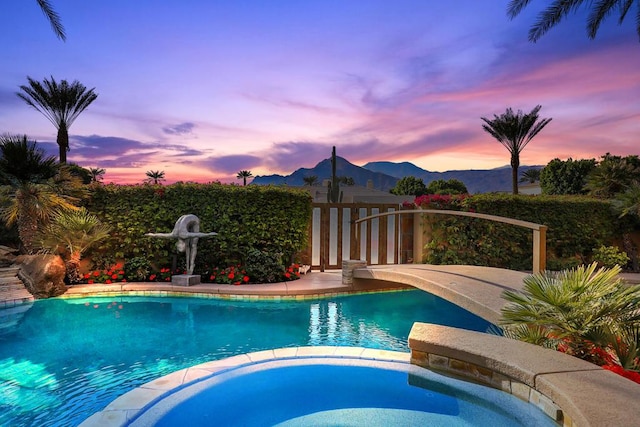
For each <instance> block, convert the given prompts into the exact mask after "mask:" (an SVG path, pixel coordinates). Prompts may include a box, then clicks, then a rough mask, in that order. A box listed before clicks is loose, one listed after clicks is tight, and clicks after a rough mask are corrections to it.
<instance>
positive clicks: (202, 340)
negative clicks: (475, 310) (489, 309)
mask: <svg viewBox="0 0 640 427" xmlns="http://www.w3.org/2000/svg"><path fill="white" fill-rule="evenodd" d="M416 321H420V322H429V323H438V324H443V325H448V326H454V327H460V328H466V329H471V330H476V331H487V330H488V329H489V328H490V327H491V325H490V324H489V323H488V322H486V321H484V320H483V319H481V318H479V317H477V316H475V315H473V314H471V313H469V312H467V311H465V310H463V309H461V308H459V307H457V306H455V305H454V304H451V303H449V302H447V301H445V300H442V299H440V298H438V297H435V296H433V295H431V294H428V293H425V292H422V291H418V290H415V291H403V292H387V293H378V294H363V295H353V296H344V297H336V298H332V299H321V300H317V301H300V302H261V301H256V302H253V301H252V302H240V301H237V302H235V301H229V300H225V301H221V300H215V299H198V298H169V297H165V298H145V297H127V296H123V297H116V298H109V299H107V298H91V299H50V300H40V301H36V302H35V303H34V304H33V306H32V308H31V309H30V310H29V311H27V312H26V313H25V315H24V317H23V318H22V319H21V321H20V323H19V324H18V326H17V327H16V328H15V329H14V330H13V331H11V332H10V333H8V334H5V335H3V336H0V425H11V426H34V425H38V426H49V425H52V426H53V425H55V426H75V425H78V424H79V423H80V422H82V421H83V420H84V419H85V418H87V417H89V416H90V415H91V414H93V413H94V412H97V411H100V410H101V409H103V408H104V407H105V406H106V405H107V404H108V403H109V402H111V401H112V400H114V399H115V398H116V397H118V396H120V395H122V394H124V393H125V392H127V391H129V390H131V389H133V388H135V387H138V386H140V385H142V384H144V383H146V382H148V381H150V380H152V379H154V378H157V377H159V376H162V375H166V374H168V373H170V372H173V371H176V370H179V369H183V368H186V367H189V366H192V365H195V364H199V363H203V362H205V361H209V360H214V359H222V358H225V357H228V356H233V355H237V354H242V353H249V352H253V351H259V350H265V349H270V348H280V347H296V346H306V345H331V346H341V345H347V346H359V347H369V348H379V349H388V350H396V351H408V347H407V337H408V333H409V331H410V329H411V326H412V325H413V323H414V322H416Z"/></svg>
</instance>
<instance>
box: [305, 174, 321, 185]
mask: <svg viewBox="0 0 640 427" xmlns="http://www.w3.org/2000/svg"><path fill="white" fill-rule="evenodd" d="M302 181H304V185H308V186H309V187H313V186H314V185H318V177H317V176H316V175H309V176H304V177H302Z"/></svg>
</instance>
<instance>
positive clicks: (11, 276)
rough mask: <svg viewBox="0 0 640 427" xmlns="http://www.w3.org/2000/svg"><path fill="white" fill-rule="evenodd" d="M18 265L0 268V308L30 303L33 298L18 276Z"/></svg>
mask: <svg viewBox="0 0 640 427" xmlns="http://www.w3.org/2000/svg"><path fill="white" fill-rule="evenodd" d="M19 271H20V267H6V268H0V309H3V308H10V307H14V306H17V305H21V304H25V303H31V302H33V300H34V298H33V295H31V293H29V291H28V290H27V288H26V287H25V286H24V283H22V280H20V278H19V277H18V272H19Z"/></svg>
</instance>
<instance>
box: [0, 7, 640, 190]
mask: <svg viewBox="0 0 640 427" xmlns="http://www.w3.org/2000/svg"><path fill="white" fill-rule="evenodd" d="M507 3H508V0H480V1H479V0H454V1H446V2H445V1H425V0H394V1H390V0H385V1H382V0H351V1H347V2H345V1H335V0H324V1H316V0H309V1H307V0H274V1H270V2H266V1H262V0H246V1H230V0H220V1H211V0H135V1H132V0H110V1H95V0H94V1H86V0H52V5H53V6H54V8H55V10H56V11H57V12H58V13H59V14H60V16H61V19H62V22H63V24H64V26H65V29H66V32H67V41H66V42H62V41H60V40H58V39H57V38H56V36H55V35H54V33H53V31H52V30H51V28H50V26H49V23H48V21H47V20H46V19H45V17H44V15H43V14H42V12H41V11H40V9H39V7H38V5H37V2H36V0H5V1H3V2H2V4H0V14H1V15H2V16H3V17H5V19H4V20H3V25H1V26H0V41H1V43H2V46H3V49H2V60H1V61H0V133H13V134H27V135H28V136H29V137H30V138H32V139H35V140H37V141H38V142H39V143H42V144H43V146H45V147H46V148H47V150H48V151H50V152H51V153H52V154H56V155H57V146H56V145H55V139H56V130H55V128H54V127H53V125H52V124H51V123H50V122H49V121H48V120H47V119H46V118H45V117H44V116H42V115H41V114H40V113H38V112H37V111H35V110H34V109H32V108H30V107H28V106H27V105H26V104H25V103H24V101H22V100H20V99H19V98H18V97H17V96H16V95H15V93H16V92H17V91H18V88H19V86H20V85H23V84H26V83H27V79H26V77H27V76H30V77H32V78H35V79H37V80H42V79H44V78H49V77H50V76H53V77H54V78H55V79H56V80H62V79H67V80H70V81H71V80H75V79H77V80H79V81H80V82H81V83H83V84H84V85H86V86H87V87H89V88H93V87H95V90H96V92H97V93H98V94H99V96H98V99H97V100H96V101H95V102H94V103H93V104H92V105H91V106H89V108H88V109H87V110H86V111H85V112H84V113H82V114H81V115H80V116H79V118H78V119H77V120H76V122H75V123H74V124H73V125H72V126H71V129H70V132H69V133H70V140H71V151H70V152H69V153H68V156H69V161H73V162H76V163H78V164H80V165H82V166H85V167H101V168H104V169H106V170H107V174H106V177H105V181H106V182H111V181H113V182H120V183H124V182H128V183H136V182H142V181H143V180H144V178H145V172H146V171H148V170H163V171H164V172H165V174H166V177H167V182H173V181H177V180H193V181H200V182H208V181H213V180H221V181H223V182H239V181H238V180H236V179H235V175H236V173H237V172H238V171H239V170H241V169H247V170H251V171H252V173H253V175H264V174H272V173H282V174H289V173H291V172H292V171H294V170H295V169H297V168H299V167H313V166H314V165H315V164H316V163H318V162H319V161H321V160H322V159H325V158H328V157H329V156H330V154H331V147H332V146H333V145H335V146H336V147H337V152H338V155H340V156H342V157H345V158H347V159H348V160H349V161H351V162H352V163H355V164H358V165H362V164H364V163H366V162H369V161H378V160H389V161H396V162H401V161H410V162H412V163H414V164H416V165H418V166H420V167H422V168H424V169H427V170H431V171H444V170H451V169H489V168H494V167H499V166H504V165H507V164H508V163H509V153H508V151H507V150H506V149H505V148H503V147H502V146H501V145H500V144H499V143H498V142H497V141H495V140H494V139H492V138H491V136H490V135H489V134H487V133H485V132H484V131H483V130H482V126H481V125H482V122H481V120H480V117H483V116H484V117H493V115H494V114H501V113H503V112H504V111H505V109H506V108H507V107H512V108H513V109H514V110H517V109H522V110H524V111H526V112H528V111H530V110H531V109H532V108H533V107H535V106H536V105H537V104H541V105H542V106H543V108H542V110H541V116H542V117H552V118H553V121H552V122H551V123H550V124H549V125H548V126H547V127H546V128H545V129H544V130H543V131H542V132H541V133H540V134H539V135H538V136H537V137H536V138H535V139H534V140H533V141H532V142H531V143H530V144H529V146H527V147H526V148H525V150H524V151H523V152H522V154H521V164H528V165H533V164H540V165H544V164H546V163H547V162H548V161H549V160H551V159H553V158H555V157H559V158H561V159H566V158H568V157H573V158H574V159H580V158H598V157H599V156H601V155H602V154H604V153H606V152H611V153H612V154H618V155H627V154H639V150H638V148H637V147H638V144H639V143H640V139H639V136H640V43H639V42H638V38H637V35H636V34H635V22H634V16H633V13H631V14H630V17H628V18H627V20H626V21H625V22H624V23H623V24H622V25H621V26H618V25H617V20H616V17H615V16H614V17H612V18H611V19H610V20H609V21H606V22H605V24H604V25H603V27H602V28H601V30H600V32H599V33H598V36H597V38H596V39H595V40H589V39H588V38H587V36H586V30H585V26H586V22H585V17H584V13H580V14H577V15H575V16H571V17H570V18H569V19H566V20H565V21H563V22H562V23H561V24H560V25H559V26H557V27H555V28H553V29H552V30H551V31H550V32H549V33H548V34H547V35H546V36H544V37H543V38H542V39H541V40H540V41H539V42H538V43H530V42H529V41H528V40H527V32H528V30H529V27H530V25H531V24H533V22H534V21H535V19H536V15H537V14H538V13H539V12H540V10H541V9H540V8H541V6H539V5H538V4H539V3H548V2H532V3H533V5H532V6H530V7H529V8H527V9H525V11H524V12H523V13H522V14H521V15H520V16H518V17H517V18H516V19H514V20H509V19H508V17H507V15H506V7H507Z"/></svg>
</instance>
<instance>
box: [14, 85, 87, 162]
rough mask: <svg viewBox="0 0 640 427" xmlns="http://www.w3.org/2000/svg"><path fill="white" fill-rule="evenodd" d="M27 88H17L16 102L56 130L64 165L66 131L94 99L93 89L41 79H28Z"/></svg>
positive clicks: (67, 142) (67, 135) (66, 146)
mask: <svg viewBox="0 0 640 427" xmlns="http://www.w3.org/2000/svg"><path fill="white" fill-rule="evenodd" d="M27 80H28V81H29V85H28V86H27V85H23V86H20V89H21V90H22V92H18V93H17V94H16V95H18V97H19V98H21V99H22V100H24V101H25V102H26V103H27V104H29V105H30V106H32V107H33V108H35V109H36V110H38V111H39V112H41V113H42V114H43V115H44V116H45V117H46V118H47V119H49V121H50V122H51V123H53V125H54V126H55V127H56V129H58V136H57V139H56V142H57V143H58V146H59V148H60V163H66V162H67V151H69V128H70V127H71V125H72V124H73V122H74V121H75V119H76V118H78V116H79V115H80V113H82V112H83V111H84V110H85V109H86V108H87V107H88V106H89V105H90V104H91V103H92V102H93V101H95V99H96V98H97V97H98V94H97V93H95V92H94V89H95V88H92V89H87V88H86V87H85V86H84V85H83V84H81V83H80V82H79V81H77V80H74V81H73V82H72V83H69V82H68V81H66V80H61V81H60V83H58V82H56V81H55V79H54V78H53V77H51V80H47V79H44V80H43V81H42V82H39V81H37V80H34V79H32V78H31V77H27Z"/></svg>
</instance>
